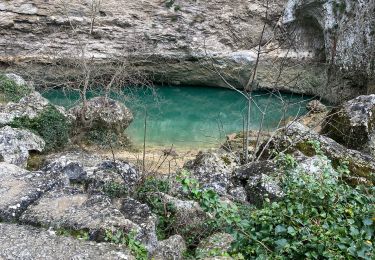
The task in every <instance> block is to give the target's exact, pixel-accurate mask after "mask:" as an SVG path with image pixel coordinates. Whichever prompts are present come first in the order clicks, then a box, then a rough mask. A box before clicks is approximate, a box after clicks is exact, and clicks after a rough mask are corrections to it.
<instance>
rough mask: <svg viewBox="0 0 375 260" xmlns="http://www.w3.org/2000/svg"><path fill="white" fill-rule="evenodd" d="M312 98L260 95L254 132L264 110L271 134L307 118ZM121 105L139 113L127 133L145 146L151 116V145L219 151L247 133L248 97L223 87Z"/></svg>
mask: <svg viewBox="0 0 375 260" xmlns="http://www.w3.org/2000/svg"><path fill="white" fill-rule="evenodd" d="M43 95H44V96H45V97H46V98H47V99H49V100H50V101H51V102H52V103H54V104H56V105H61V106H65V107H67V108H69V107H71V106H73V105H74V104H75V103H77V100H78V94H77V93H72V92H70V93H66V92H64V91H62V90H61V89H55V90H50V91H48V92H45V93H44V94H43ZM93 95H95V94H93V93H91V94H90V96H93ZM114 98H116V97H114ZM309 98H310V97H307V96H301V95H296V94H280V93H276V94H275V93H274V94H271V93H268V92H254V93H253V103H252V107H251V128H252V129H258V128H259V125H260V122H261V118H262V112H261V111H263V112H265V118H264V123H263V127H264V129H269V130H272V129H274V128H275V127H276V126H277V124H278V122H279V121H280V120H283V119H286V118H288V117H294V116H299V115H303V114H305V113H306V109H305V106H306V102H308V100H309ZM121 100H123V102H124V103H125V105H126V106H128V107H129V108H130V109H131V110H132V111H133V114H134V121H133V122H132V123H131V125H130V126H129V127H128V129H126V132H127V134H128V135H129V137H130V138H131V139H132V141H133V142H134V143H135V144H136V145H141V144H142V143H143V133H144V118H145V112H146V111H147V143H148V144H149V145H155V146H170V145H172V144H173V145H174V146H176V147H192V148H194V147H199V148H201V147H209V146H215V145H217V144H218V143H220V142H222V141H223V139H224V138H225V136H226V135H227V134H229V133H233V132H236V131H241V130H242V129H243V117H244V115H245V114H246V113H245V112H246V110H247V105H246V99H245V98H244V97H243V96H242V95H240V94H239V93H237V92H236V91H233V90H229V89H223V88H209V87H180V86H179V87H173V86H168V87H166V86H165V87H156V88H154V89H142V88H128V90H126V92H125V95H124V97H122V98H121Z"/></svg>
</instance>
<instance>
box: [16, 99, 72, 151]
mask: <svg viewBox="0 0 375 260" xmlns="http://www.w3.org/2000/svg"><path fill="white" fill-rule="evenodd" d="M9 125H10V126H11V127H14V128H24V129H29V130H31V131H32V132H34V133H36V134H38V135H39V136H41V137H42V138H43V140H44V141H45V142H46V146H45V151H46V152H49V151H54V150H60V149H61V148H62V147H64V146H65V145H66V144H67V143H68V141H69V134H70V131H71V125H70V123H69V122H68V120H67V119H66V118H65V116H64V115H63V114H61V113H60V112H59V111H58V110H57V109H56V108H55V107H54V106H52V105H48V106H46V107H45V108H44V109H43V111H42V112H41V113H40V114H39V115H38V116H37V117H35V118H32V119H30V118H28V117H20V118H15V119H14V120H13V121H12V122H11V123H10V124H9Z"/></svg>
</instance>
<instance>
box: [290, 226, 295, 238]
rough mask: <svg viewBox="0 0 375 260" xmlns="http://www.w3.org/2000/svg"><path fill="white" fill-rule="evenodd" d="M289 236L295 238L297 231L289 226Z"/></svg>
mask: <svg viewBox="0 0 375 260" xmlns="http://www.w3.org/2000/svg"><path fill="white" fill-rule="evenodd" d="M288 234H290V235H291V236H295V235H296V230H295V229H294V228H293V227H291V226H289V227H288Z"/></svg>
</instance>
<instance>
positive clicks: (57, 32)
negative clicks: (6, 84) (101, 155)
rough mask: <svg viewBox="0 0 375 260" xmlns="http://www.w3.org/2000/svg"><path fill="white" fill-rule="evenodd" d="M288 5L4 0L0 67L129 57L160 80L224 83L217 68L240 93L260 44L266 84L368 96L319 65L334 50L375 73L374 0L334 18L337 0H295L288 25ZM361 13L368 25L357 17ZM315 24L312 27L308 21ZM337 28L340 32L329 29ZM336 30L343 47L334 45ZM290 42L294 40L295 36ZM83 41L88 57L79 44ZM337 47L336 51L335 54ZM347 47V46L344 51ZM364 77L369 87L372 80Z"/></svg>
mask: <svg viewBox="0 0 375 260" xmlns="http://www.w3.org/2000/svg"><path fill="white" fill-rule="evenodd" d="M287 2H288V1H287V0H282V1H270V6H269V10H268V16H267V17H265V13H266V12H265V11H266V5H265V2H264V1H261V0H251V1H247V0H235V1H228V0H212V1H181V0H176V1H159V0H145V1H142V2H139V1H135V0H129V1H126V4H124V5H123V4H119V2H118V1H115V0H108V1H105V2H104V1H101V4H100V5H99V4H98V3H99V1H94V2H93V3H94V4H93V5H89V4H87V3H86V2H82V1H79V0H73V1H70V2H69V5H62V4H60V3H58V2H53V3H51V2H45V1H43V0H37V1H33V3H25V2H24V1H22V0H15V1H2V2H1V3H0V14H1V15H0V17H1V19H0V32H1V35H2V36H3V37H2V38H1V39H0V61H2V62H15V61H17V62H19V61H27V60H33V61H38V62H41V63H50V62H51V59H52V58H56V57H57V58H67V59H73V60H76V59H77V57H82V56H85V57H87V58H91V57H93V59H94V60H96V61H99V62H102V61H107V60H109V59H113V60H121V59H123V57H124V56H127V57H131V59H132V64H134V65H136V66H137V68H139V69H141V70H142V71H145V72H146V74H147V75H148V76H150V77H151V79H152V80H153V81H156V82H166V83H171V84H190V85H208V86H222V87H224V86H227V84H226V83H224V81H223V80H222V79H221V77H220V76H219V75H218V73H217V72H215V70H213V69H212V65H214V66H215V68H216V69H217V70H218V71H219V72H221V74H222V75H228V76H225V77H226V79H227V80H228V82H229V83H231V84H233V85H235V86H239V87H241V86H242V87H243V86H244V85H245V84H246V82H247V81H248V78H249V75H250V71H251V68H252V67H253V66H254V65H255V63H256V56H257V55H256V52H255V51H254V49H255V48H254V47H256V46H257V45H259V43H260V45H261V46H262V50H263V51H265V52H264V53H263V54H262V57H261V62H260V63H259V70H258V77H257V81H258V82H259V83H260V84H259V87H260V88H278V89H283V90H290V91H293V92H299V93H309V94H317V95H320V96H323V97H325V98H327V99H329V98H337V99H340V98H342V97H346V96H350V95H352V96H353V95H354V94H357V93H358V90H360V91H364V88H365V84H362V83H361V84H360V85H361V86H360V87H359V88H354V89H352V85H350V84H349V85H350V86H347V85H344V89H343V92H344V93H345V95H344V96H341V95H340V96H338V95H337V90H338V89H339V87H337V88H335V89H334V90H333V91H331V90H330V89H327V88H326V87H325V84H324V83H325V82H326V81H327V73H326V72H327V71H326V68H325V66H322V64H321V62H322V61H323V62H324V61H331V60H332V57H331V56H330V54H332V53H335V55H334V56H335V59H333V64H334V65H336V64H337V65H338V66H342V67H344V68H345V66H347V64H348V61H349V60H350V62H351V66H350V68H354V67H356V68H361V66H362V64H365V67H366V71H367V72H368V71H369V70H371V66H370V64H371V62H370V60H371V58H369V54H370V53H373V50H372V49H371V44H373V41H372V39H373V36H372V34H371V30H372V29H371V25H372V22H373V19H372V16H371V14H372V10H373V3H372V0H366V1H365V3H361V4H359V3H358V4H357V3H352V1H345V2H348V3H347V5H346V10H347V12H348V14H346V12H344V14H343V15H337V16H333V15H331V13H330V12H329V10H331V11H332V10H333V7H332V8H331V9H327V8H328V7H327V8H326V9H327V10H326V9H324V8H323V7H325V6H327V5H329V4H330V2H334V3H336V2H337V1H313V2H314V3H313V4H309V3H311V1H303V0H301V1H296V0H290V1H289V3H288V4H287V8H286V13H285V15H284V19H280V17H281V16H283V10H284V7H285V4H286V3H287ZM331 5H333V4H331ZM322 6H323V7H322ZM306 8H308V11H306ZM338 9H341V8H338ZM320 14H323V15H321V16H319V15H320ZM363 14H365V15H363ZM354 15H356V16H357V18H358V17H360V18H361V19H362V20H361V21H358V22H356V19H354V18H350V17H351V16H354ZM310 18H311V19H310ZM333 18H334V19H333ZM309 19H310V20H313V22H312V23H309V22H304V21H306V20H309ZM283 22H284V23H285V24H286V25H284V24H283ZM291 23H293V24H296V25H297V30H295V28H292V26H289V25H290V24H291ZM336 23H337V24H338V29H337V30H334V31H333V32H331V33H329V32H330V29H332V28H335V24H336ZM264 24H265V33H264V35H263V39H262V40H261V39H260V35H261V32H262V29H263V25H264ZM311 24H313V25H311ZM315 24H316V26H315ZM326 24H327V25H326ZM362 24H363V25H362ZM71 26H73V27H74V31H75V33H72V28H71ZM346 26H349V28H350V30H349V33H347V30H345V29H344V28H346ZM284 27H286V28H284ZM335 31H337V32H338V33H337V37H336V38H337V41H334V40H333V39H336V38H335V35H336V34H335V33H334V32H335ZM288 32H297V33H298V35H302V36H300V37H297V39H300V41H297V43H293V49H291V48H290V46H289V45H288V44H285V38H287V37H289V36H290V35H288ZM124 35H126V37H125V36H124ZM316 35H318V37H316ZM290 38H291V39H294V35H292V36H290ZM356 38H357V39H359V40H358V41H357V40H354V39H356ZM15 39H17V40H15ZM335 42H337V44H334V43H335ZM353 42H355V43H356V44H358V47H359V48H358V51H353V50H352V48H351V47H350V46H352V43H353ZM82 43H83V45H84V50H85V51H84V53H82V52H81V50H82V49H81V48H77V46H79V45H82ZM332 46H336V47H335V48H334V49H335V50H334V51H332V49H333V47H332ZM348 46H349V47H348ZM362 47H363V48H362ZM345 49H348V50H350V51H348V54H347V55H346V54H345ZM56 50H59V51H58V52H57V53H56ZM295 50H296V51H295ZM356 50H357V48H356ZM357 52H358V53H357ZM336 54H337V55H336ZM361 54H365V55H362V56H361ZM370 57H371V56H370ZM211 58H213V61H214V62H213V63H212V59H211ZM283 58H286V62H284V63H282V64H283V73H282V75H281V77H280V78H279V77H278V75H277V74H278V73H275V64H277V66H278V65H280V64H281V63H280V62H279V61H280V60H281V59H283ZM316 62H318V63H316ZM277 66H276V67H277ZM372 70H373V69H372ZM42 71H43V72H45V70H43V69H42ZM277 71H278V69H277ZM52 73H53V72H51V73H50V74H52ZM366 75H370V74H369V73H366ZM296 78H297V79H298V80H297V83H296V82H295V79H296ZM366 78H367V79H368V80H367V81H370V80H369V76H367V77H366ZM290 82H293V83H290ZM354 82H355V81H352V83H354ZM275 83H276V84H275Z"/></svg>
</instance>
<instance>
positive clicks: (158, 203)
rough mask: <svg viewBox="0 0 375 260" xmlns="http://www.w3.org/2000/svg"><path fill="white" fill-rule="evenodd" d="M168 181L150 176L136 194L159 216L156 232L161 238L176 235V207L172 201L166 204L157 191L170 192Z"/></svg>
mask: <svg viewBox="0 0 375 260" xmlns="http://www.w3.org/2000/svg"><path fill="white" fill-rule="evenodd" d="M169 189H170V187H169V184H168V182H166V181H163V180H159V179H156V178H148V179H146V180H145V182H144V183H143V184H142V185H141V186H140V187H139V188H138V190H137V192H136V194H137V197H138V199H139V200H140V201H142V202H143V203H146V204H147V205H149V206H150V209H151V211H152V213H153V214H155V215H156V216H157V218H158V222H157V226H156V234H157V237H158V239H159V240H163V239H167V238H168V237H169V236H171V235H174V230H173V227H174V223H175V214H176V209H175V206H174V205H173V204H172V203H167V204H164V203H163V202H162V200H161V199H160V198H159V197H158V196H157V195H156V194H153V193H155V192H163V193H168V191H169Z"/></svg>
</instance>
